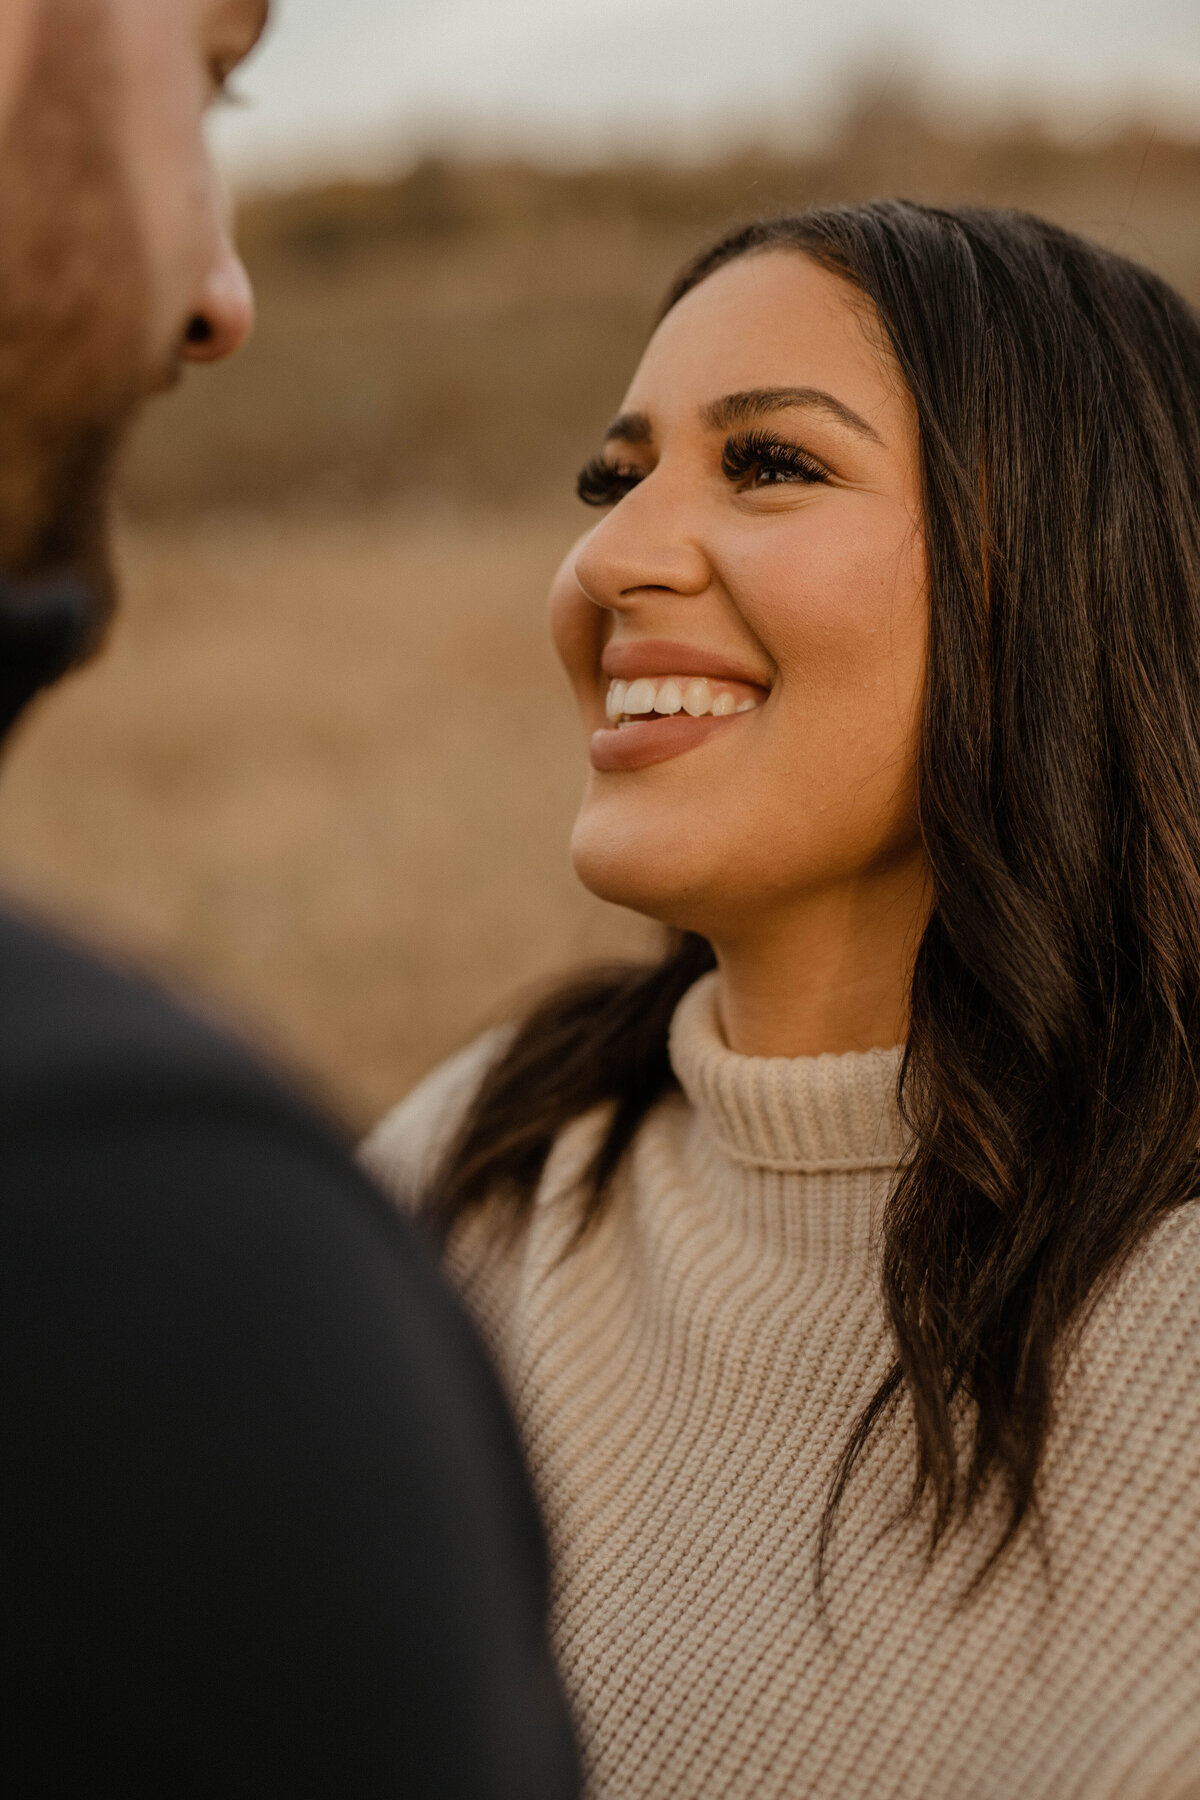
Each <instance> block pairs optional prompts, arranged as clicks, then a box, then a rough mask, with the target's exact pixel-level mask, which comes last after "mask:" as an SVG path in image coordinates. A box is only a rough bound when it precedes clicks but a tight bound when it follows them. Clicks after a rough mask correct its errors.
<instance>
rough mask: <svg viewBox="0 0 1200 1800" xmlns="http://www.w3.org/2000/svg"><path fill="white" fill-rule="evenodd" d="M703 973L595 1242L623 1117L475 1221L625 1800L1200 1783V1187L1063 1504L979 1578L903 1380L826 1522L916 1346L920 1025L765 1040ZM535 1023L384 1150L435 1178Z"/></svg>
mask: <svg viewBox="0 0 1200 1800" xmlns="http://www.w3.org/2000/svg"><path fill="white" fill-rule="evenodd" d="M715 981H716V977H715V976H707V977H705V978H704V979H703V980H702V981H700V982H699V983H698V984H697V985H696V986H695V987H694V988H693V989H692V990H691V991H690V992H689V993H688V994H687V995H686V996H685V998H684V1000H683V1002H682V1003H681V1005H680V1007H679V1009H678V1012H677V1014H676V1017H675V1020H674V1024H673V1027H672V1039H671V1055H672V1062H673V1066H674V1069H675V1072H676V1074H677V1076H678V1078H679V1082H680V1086H681V1089H682V1092H681V1093H679V1094H673V1095H672V1096H671V1097H669V1098H668V1099H666V1100H664V1101H663V1102H661V1103H660V1104H659V1105H658V1106H657V1107H656V1109H655V1110H654V1112H653V1113H652V1114H651V1115H650V1117H649V1118H648V1119H647V1121H646V1122H645V1124H644V1126H643V1128H642V1130H641V1132H640V1134H639V1136H638V1138H637V1141H636V1143H635V1145H634V1147H633V1150H632V1151H631V1153H630V1156H629V1158H628V1160H627V1165H626V1167H625V1169H624V1170H623V1172H622V1174H621V1177H620V1178H619V1180H618V1183H617V1187H616V1190H615V1193H614V1195H613V1201H612V1204H611V1206H610V1207H609V1209H608V1211H607V1213H605V1214H604V1215H603V1216H602V1219H601V1221H600V1223H599V1224H598V1226H597V1227H596V1228H595V1229H594V1230H593V1231H591V1232H590V1233H589V1234H588V1235H586V1236H585V1237H584V1238H583V1240H582V1242H580V1243H579V1244H578V1245H577V1246H576V1247H574V1248H572V1247H571V1240H572V1234H573V1232H574V1231H575V1228H576V1225H577V1223H578V1217H579V1198H578V1192H577V1180H578V1176H579V1173H580V1171H581V1169H582V1167H583V1165H584V1163H585V1162H586V1160H587V1157H588V1155H589V1153H590V1151H591V1150H592V1149H593V1148H594V1146H595V1143H596V1141H597V1134H598V1132H599V1131H600V1130H601V1129H602V1126H603V1123H604V1119H603V1116H602V1115H601V1114H599V1113H596V1114H591V1115H588V1116H586V1117H584V1118H582V1119H580V1120H579V1121H577V1122H576V1123H575V1124H574V1125H572V1126H571V1127H570V1128H569V1129H568V1130H566V1131H565V1132H564V1133H563V1134H562V1136H561V1138H560V1140H559V1142H558V1144H557V1146H556V1148H555V1151H554V1153H553V1155H552V1157H551V1159H550V1162H549V1164H548V1166H547V1169H546V1172H545V1176H544V1179H543V1181H542V1183H541V1186H540V1189H539V1191H538V1194H537V1198H536V1203H535V1205H534V1208H533V1211H532V1214H531V1215H530V1217H529V1218H528V1221H527V1222H525V1223H523V1224H522V1225H521V1226H520V1228H519V1230H518V1231H516V1233H515V1234H514V1233H513V1231H512V1229H511V1226H510V1225H509V1224H508V1222H507V1219H506V1215H505V1214H504V1213H503V1211H502V1209H496V1210H495V1211H489V1210H488V1209H486V1208H485V1209H484V1210H483V1211H482V1212H480V1213H479V1214H478V1215H475V1216H473V1217H471V1218H469V1219H468V1220H466V1221H465V1222H463V1223H462V1224H461V1225H460V1226H459V1227H458V1228H457V1229H456V1232H455V1233H454V1235H453V1236H452V1239H451V1243H450V1246H449V1249H448V1252H447V1261H448V1267H449V1271H450V1274H451V1276H452V1279H453V1280H454V1282H455V1284H456V1285H457V1287H458V1289H459V1291H460V1293H461V1294H462V1296H463V1298H464V1299H465V1302H466V1304H467V1306H468V1308H469V1309H470V1311H471V1312H472V1313H473V1315H474V1317H475V1319H476V1321H477V1323H478V1325H479V1326H480V1328H481V1330H482V1332H483V1335H484V1337H485V1339H486V1340H487V1342H488V1344H489V1346H490V1348H491V1351H492V1353H493V1355H494V1357H495V1359H496V1362H497V1364H498V1366H499V1369H500V1371H501V1374H502V1377H503V1379H504V1382H505V1385H506V1387H507V1391H508V1394H509V1396H510V1399H511V1401H512V1405H513V1408H514V1410H515V1413H516V1417H517V1420H518V1423H519V1426H520V1430H521V1433H522V1437H523V1440H524V1445H525V1450H526V1454H527V1457H528V1461H529V1466H530V1469H531V1472H532V1476H533V1480H534V1483H535V1486H536V1488H537V1491H538V1494H539V1496H540V1500H541V1505H542V1509H543V1513H544V1516H545V1519H546V1522H547V1528H548V1531H549V1535H550V1541H551V1552H552V1561H553V1566H554V1597H553V1618H552V1625H553V1636H554V1641H555V1646H556V1650H557V1654H558V1658H559V1662H560V1666H561V1669H562V1672H563V1676H564V1679H565V1681H566V1683H567V1686H568V1691H569V1693H570V1695H571V1698H572V1702H573V1706H574V1710H575V1716H576V1720H577V1724H578V1728H579V1733H580V1737H581V1740H582V1744H583V1749H584V1755H585V1761H586V1765H587V1771H588V1777H587V1779H588V1793H589V1796H591V1800H808V1797H810V1796H811V1797H812V1800H1196V1797H1197V1796H1200V1205H1188V1206H1185V1207H1183V1208H1181V1209H1180V1210H1179V1211H1178V1212H1177V1213H1176V1214H1174V1215H1173V1216H1172V1217H1171V1218H1170V1219H1169V1220H1168V1221H1167V1222H1166V1223H1165V1224H1163V1225H1161V1226H1160V1227H1159V1228H1158V1229H1156V1230H1155V1232H1154V1233H1153V1235H1152V1236H1151V1237H1150V1238H1149V1239H1148V1240H1147V1241H1146V1242H1145V1243H1144V1244H1143V1246H1142V1247H1141V1248H1140V1250H1139V1251H1138V1253H1137V1255H1136V1256H1135V1258H1134V1260H1133V1262H1132V1263H1131V1264H1130V1265H1129V1266H1128V1267H1127V1269H1126V1270H1125V1272H1124V1274H1123V1275H1122V1277H1121V1278H1120V1280H1119V1281H1118V1282H1117V1283H1116V1284H1114V1285H1113V1286H1112V1287H1111V1288H1110V1289H1109V1290H1108V1291H1107V1292H1106V1293H1104V1294H1103V1295H1102V1297H1101V1298H1100V1300H1099V1302H1098V1304H1097V1306H1096V1308H1095V1310H1094V1312H1093V1313H1092V1315H1091V1317H1090V1320H1089V1322H1088V1324H1087V1327H1086V1329H1085V1331H1084V1333H1083V1335H1082V1338H1081V1339H1080V1342H1079V1344H1078V1346H1077V1348H1076V1349H1075V1351H1074V1352H1073V1353H1072V1355H1071V1357H1070V1360H1069V1362H1068V1363H1067V1364H1066V1365H1065V1367H1064V1369H1063V1372H1062V1376H1061V1380H1060V1387H1059V1402H1058V1410H1057V1415H1056V1421H1055V1425H1054V1429H1053V1433H1052V1437H1051V1441H1050V1446H1049V1453H1048V1455H1047V1458H1046V1462H1045V1465H1044V1476H1043V1482H1042V1489H1041V1530H1040V1535H1039V1533H1038V1532H1035V1531H1032V1530H1026V1531H1024V1532H1023V1533H1022V1534H1021V1536H1020V1537H1019V1538H1018V1540H1017V1542H1016V1543H1015V1545H1014V1546H1013V1547H1012V1549H1011V1550H1010V1551H1009V1552H1008V1553H1007V1555H1006V1556H1005V1557H1004V1559H1003V1560H1002V1561H1001V1562H1000V1564H999V1565H998V1566H997V1568H996V1569H995V1571H994V1572H993V1574H992V1575H991V1577H990V1578H989V1579H988V1580H987V1581H985V1582H984V1584H983V1585H982V1587H981V1588H980V1589H979V1590H978V1591H977V1592H975V1593H973V1594H970V1595H968V1593H967V1590H968V1588H969V1586H970V1583H971V1580H972V1577H973V1576H974V1575H975V1574H976V1573H977V1572H978V1570H979V1569H980V1567H981V1565H982V1563H983V1561H984V1560H985V1559H986V1557H987V1554H988V1552H989V1550H990V1548H991V1547H992V1545H993V1543H994V1542H995V1533H996V1530H997V1528H998V1523H999V1519H1000V1511H999V1507H998V1503H996V1502H989V1503H988V1504H986V1505H985V1506H984V1507H983V1508H982V1509H981V1511H980V1512H979V1513H978V1514H977V1515H974V1516H973V1517H972V1519H971V1521H970V1522H969V1523H968V1524H967V1525H966V1526H960V1527H958V1528H956V1529H955V1530H954V1531H953V1532H952V1534H951V1536H950V1538H949V1539H948V1541H945V1542H944V1543H943V1544H942V1546H941V1548H940V1550H939V1551H938V1553H937V1555H936V1556H935V1557H934V1558H933V1560H932V1562H930V1561H929V1560H928V1557H927V1554H926V1553H927V1546H928V1516H927V1515H923V1516H920V1517H918V1518H916V1519H912V1520H909V1521H908V1522H905V1521H904V1520H903V1517H902V1512H903V1507H904V1503H905V1500H906V1498H907V1495H908V1493H909V1489H910V1485H911V1479H912V1471H913V1455H914V1452H913V1439H912V1433H911V1424H910V1421H909V1420H908V1418H907V1416H906V1415H905V1413H904V1410H903V1408H901V1410H900V1411H899V1412H898V1413H897V1415H896V1416H895V1417H894V1418H893V1419H892V1420H891V1422H890V1423H889V1424H888V1425H887V1427H886V1429H885V1430H883V1431H882V1432H881V1433H879V1434H878V1436H877V1437H876V1438H875V1439H874V1440H873V1442H872V1443H871V1446H870V1448H869V1451H868V1453H867V1455H866V1457H865V1460H864V1461H863V1463H862V1464H861V1465H860V1467H859V1470H858V1472H857V1474H856V1475H855V1477H854V1479H853V1481H852V1483H851V1486H850V1488H849V1491H848V1493H847V1495H846V1498H845V1501H844V1503H843V1506H842V1508H841V1511H840V1513H839V1515H838V1520H837V1524H836V1528H835V1533H834V1538H833V1543H832V1550H831V1554H830V1558H829V1564H828V1572H827V1578H826V1589H825V1607H824V1611H823V1612H822V1609H821V1607H820V1606H819V1605H818V1603H817V1599H816V1596H815V1593H814V1584H813V1563H814V1550H815V1546H816V1541H817V1534H818V1530H819V1527H820V1521H821V1517H822V1512H823V1509H824V1506H825V1502H826V1499H827V1496H828V1493H829V1487H830V1481H831V1478H832V1476H833V1473H834V1469H835V1467H836V1465H837V1461H838V1458H839V1455H840V1453H841V1451H842V1449H843V1447H844V1445H845V1443H846V1440H847V1437H848V1434H849V1432H850V1430H851V1427H852V1425H853V1423H854V1421H855V1419H856V1417H857V1415H858V1413H859V1411H860V1409H861V1408H862V1406H863V1404H864V1402H865V1401H866V1400H867V1399H868V1398H869V1397H870V1395H871V1394H872V1392H873V1391H874V1389H875V1387H876V1385H877V1384H878V1382H879V1380H880V1378H881V1377H882V1375H883V1374H884V1372H885V1371H886V1369H887V1367H888V1365H889V1361H890V1340H889V1336H888V1330H887V1326H886V1322H885V1318H884V1314H883V1308H882V1303H881V1299H880V1291H879V1226H880V1218H881V1213H882V1208H883V1204H884V1202H885V1200H886V1197H887V1193H888V1189H889V1185H890V1182H891V1180H892V1177H893V1174H894V1170H895V1167H896V1164H897V1161H898V1159H899V1157H900V1156H901V1155H902V1152H903V1136H902V1130H901V1125H900V1121H899V1117H898V1115H897V1112H896V1107H895V1099H894V1095H895V1085H896V1077H897V1069H898V1054H899V1053H898V1052H896V1051H871V1052H868V1053H867V1054H864V1055H849V1056H819V1057H814V1058H798V1059H795V1060H791V1059H783V1058H779V1059H775V1058H772V1059H766V1058H757V1057H746V1056H740V1055H737V1054H735V1053H733V1052H732V1051H730V1050H729V1049H728V1048H727V1046H726V1044H725V1042H724V1040H723V1038H722V1035H721V1030H720V1025H719V1019H718V1013H717V1007H716V990H715ZM498 1048H499V1040H498V1039H497V1038H496V1037H495V1036H492V1037H489V1038H487V1039H484V1040H481V1041H480V1043H478V1044H477V1045H475V1046H473V1047H472V1048H471V1049H470V1050H468V1051H466V1052H464V1053H463V1054H462V1055H461V1056H460V1057H458V1058H456V1059H454V1060H453V1061H452V1062H450V1063H448V1064H445V1065H443V1067H442V1068H441V1069H439V1070H437V1071H435V1073H434V1074H433V1075H432V1076H431V1077H429V1078H428V1080H427V1081H425V1082H424V1083H423V1084H422V1085H421V1086H420V1087H419V1088H418V1089H416V1091H415V1092H414V1093H413V1094H412V1095H410V1096H409V1098H408V1099H407V1100H406V1101H405V1102H403V1104H402V1105H401V1106H399V1107H398V1108H397V1109H396V1110H395V1111H394V1112H393V1113H391V1114H389V1116H388V1117H387V1118H386V1119H385V1120H384V1121H383V1123H382V1124H381V1125H380V1126H379V1127H378V1128H377V1130H376V1131H375V1132H374V1133H373V1135H372V1137H371V1138H370V1139H369V1140H368V1143H367V1145H366V1146H364V1152H363V1155H364V1160H365V1162H366V1163H367V1165H368V1167H369V1168H370V1169H372V1170H373V1172H374V1173H375V1174H376V1176H377V1177H379V1178H380V1179H382V1181H383V1182H384V1183H385V1185H387V1186H388V1187H390V1188H391V1189H392V1190H393V1191H394V1192H395V1194H396V1195H397V1197H399V1198H401V1199H407V1198H408V1197H410V1196H412V1195H413V1194H414V1193H416V1192H417V1191H418V1190H419V1189H420V1187H421V1185H422V1183H423V1182H424V1181H426V1180H427V1179H429V1177H430V1175H431V1174H432V1172H433V1171H434V1170H435V1168H436V1163H437V1159H438V1157H439V1155H440V1154H441V1152H442V1150H443V1148H444V1146H445V1144H446V1142H447V1140H448V1138H449V1136H450V1135H451V1133H452V1132H453V1130H454V1128H455V1126H456V1125H457V1123H458V1122H459V1120H460V1119H461V1117H462V1114H463V1110H464V1108H465V1107H466V1105H467V1104H468V1102H469V1100H470V1097H471V1095H472V1093H473V1091H474V1089H475V1087H476V1085H477V1083H478V1081H479V1079H480V1076H481V1073H482V1072H483V1070H484V1068H485V1067H486V1065H487V1063H488V1061H489V1059H490V1058H491V1057H493V1056H494V1055H495V1054H496V1053H497V1050H498Z"/></svg>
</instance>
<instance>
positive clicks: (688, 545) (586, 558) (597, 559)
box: [575, 478, 711, 612]
mask: <svg viewBox="0 0 1200 1800" xmlns="http://www.w3.org/2000/svg"><path fill="white" fill-rule="evenodd" d="M650 479H651V478H648V479H647V480H646V481H643V482H642V483H640V484H639V486H638V487H636V488H634V489H633V491H632V492H631V493H629V494H627V495H626V496H625V498H624V499H623V500H622V501H620V503H619V504H618V505H617V506H615V507H614V508H613V510H612V512H611V513H609V515H608V517H607V518H606V519H603V520H602V521H601V522H600V524H599V525H598V526H597V527H596V528H595V530H594V531H592V532H591V533H590V534H589V536H588V537H587V538H586V539H585V540H584V542H583V544H582V546H581V548H580V550H579V554H578V556H577V557H576V559H575V579H576V580H577V581H578V583H579V585H580V587H581V588H582V589H583V591H584V593H585V594H586V595H587V596H588V598H589V600H594V601H595V603H596V605H597V606H604V607H608V608H610V609H611V610H613V611H615V612H620V611H624V610H625V609H627V608H628V607H630V606H634V605H636V604H637V602H638V600H639V599H643V598H649V597H650V596H651V595H659V596H663V597H665V596H670V595H678V596H684V597H686V596H690V595H695V594H701V593H703V592H704V590H705V588H706V587H707V586H708V584H709V580H710V579H711V571H710V569H709V563H708V558H707V556H706V555H705V552H704V550H703V548H702V546H701V544H700V541H699V538H698V536H697V534H696V532H695V530H694V526H695V519H694V517H693V518H691V519H689V517H688V516H687V515H688V513H689V511H690V508H689V507H688V506H684V507H682V508H680V507H677V506H672V505H671V497H670V495H669V493H668V491H667V489H666V487H665V486H660V487H659V489H658V491H657V492H656V493H653V494H652V493H651V492H650V491H649V490H650Z"/></svg>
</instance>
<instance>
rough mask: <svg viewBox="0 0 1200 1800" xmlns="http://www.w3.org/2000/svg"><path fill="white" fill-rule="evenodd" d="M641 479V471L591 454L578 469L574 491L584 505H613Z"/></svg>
mask: <svg viewBox="0 0 1200 1800" xmlns="http://www.w3.org/2000/svg"><path fill="white" fill-rule="evenodd" d="M641 479H642V476H641V471H640V470H638V469H631V468H630V467H629V466H628V464H626V463H611V462H606V461H605V459H604V457H602V456H593V458H592V460H591V462H589V463H585V464H584V466H583V468H582V469H580V471H579V478H578V480H577V481H576V483H575V492H576V493H577V494H578V495H579V498H580V499H581V500H582V501H583V503H584V505H585V506H615V505H616V503H617V501H618V500H623V499H624V498H625V496H626V494H627V493H628V492H629V490H630V488H635V487H636V486H637V484H638V482H639V481H640V480H641Z"/></svg>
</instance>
